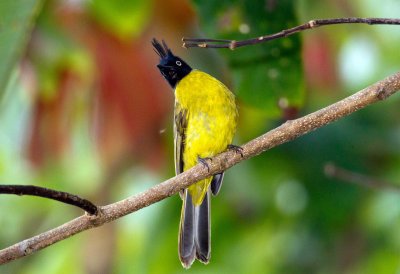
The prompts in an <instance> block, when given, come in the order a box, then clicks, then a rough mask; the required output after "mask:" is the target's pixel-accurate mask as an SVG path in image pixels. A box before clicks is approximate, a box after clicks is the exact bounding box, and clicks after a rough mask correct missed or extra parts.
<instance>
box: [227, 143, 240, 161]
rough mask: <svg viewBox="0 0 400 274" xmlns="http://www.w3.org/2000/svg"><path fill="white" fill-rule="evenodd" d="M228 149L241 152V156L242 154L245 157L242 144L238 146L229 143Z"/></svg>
mask: <svg viewBox="0 0 400 274" xmlns="http://www.w3.org/2000/svg"><path fill="white" fill-rule="evenodd" d="M228 149H229V150H233V151H235V152H236V153H239V154H240V156H242V158H243V148H242V147H241V146H236V145H232V144H229V145H228Z"/></svg>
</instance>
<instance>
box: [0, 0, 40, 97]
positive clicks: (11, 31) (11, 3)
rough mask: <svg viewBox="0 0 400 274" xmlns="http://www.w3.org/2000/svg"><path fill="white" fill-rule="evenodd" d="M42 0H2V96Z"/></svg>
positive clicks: (0, 47) (0, 77) (0, 24)
mask: <svg viewBox="0 0 400 274" xmlns="http://www.w3.org/2000/svg"><path fill="white" fill-rule="evenodd" d="M42 2H43V1H42V0H6V1H5V0H3V1H0V60H1V61H0V98H1V95H2V94H3V92H4V87H5V85H6V83H7V81H8V78H9V77H10V75H11V71H12V69H13V68H14V65H15V63H16V62H17V60H18V58H19V56H20V54H21V53H22V51H23V49H24V47H25V45H26V41H27V39H28V37H29V34H30V30H31V28H32V25H33V21H34V19H35V17H36V15H37V14H38V12H39V9H40V7H41V4H42Z"/></svg>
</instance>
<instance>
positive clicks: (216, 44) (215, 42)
mask: <svg viewBox="0 0 400 274" xmlns="http://www.w3.org/2000/svg"><path fill="white" fill-rule="evenodd" d="M337 24H368V25H400V19H391V18H356V17H351V18H332V19H315V20H311V21H308V22H307V23H304V24H302V25H299V26H296V27H293V28H290V29H285V30H282V31H280V32H277V33H274V34H271V35H264V36H259V37H256V38H251V39H247V40H241V41H235V40H225V39H209V38H182V42H183V47H184V48H195V47H197V48H229V49H231V50H234V49H236V48H239V47H243V46H248V45H254V44H259V43H264V42H267V41H271V40H274V39H278V38H282V37H287V36H289V35H292V34H295V33H298V32H300V31H304V30H308V29H315V28H317V27H321V26H327V25H337Z"/></svg>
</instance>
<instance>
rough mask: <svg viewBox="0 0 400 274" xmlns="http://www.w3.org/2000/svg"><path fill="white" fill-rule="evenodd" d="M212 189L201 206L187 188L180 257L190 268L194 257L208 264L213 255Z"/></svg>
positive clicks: (183, 210) (181, 225)
mask: <svg viewBox="0 0 400 274" xmlns="http://www.w3.org/2000/svg"><path fill="white" fill-rule="evenodd" d="M210 209H211V208H210V190H208V191H207V194H206V196H205V197H204V200H203V202H202V203H201V205H200V206H194V205H193V202H192V197H191V196H190V194H189V191H188V190H185V193H184V198H183V205H182V213H181V222H180V226H179V258H180V260H181V262H182V265H183V267H185V268H189V267H190V266H191V265H192V263H193V261H194V259H195V258H197V259H198V260H199V261H201V262H202V263H205V264H207V263H208V262H209V260H210V256H211V226H210V212H211V211H210Z"/></svg>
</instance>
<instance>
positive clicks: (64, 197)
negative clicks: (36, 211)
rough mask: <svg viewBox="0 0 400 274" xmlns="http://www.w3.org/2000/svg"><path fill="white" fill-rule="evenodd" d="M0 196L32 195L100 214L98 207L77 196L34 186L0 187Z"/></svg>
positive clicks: (92, 213)
mask: <svg viewBox="0 0 400 274" xmlns="http://www.w3.org/2000/svg"><path fill="white" fill-rule="evenodd" d="M0 194H15V195H30V196H37V197H43V198H48V199H52V200H56V201H59V202H62V203H65V204H69V205H73V206H77V207H79V208H81V209H83V210H85V211H86V212H87V213H89V214H91V215H96V214H97V212H98V209H97V206H95V205H94V204H93V203H92V202H90V201H88V200H86V199H83V198H81V197H79V196H77V195H74V194H71V193H68V192H63V191H57V190H53V189H49V188H44V187H39V186H32V185H0Z"/></svg>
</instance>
